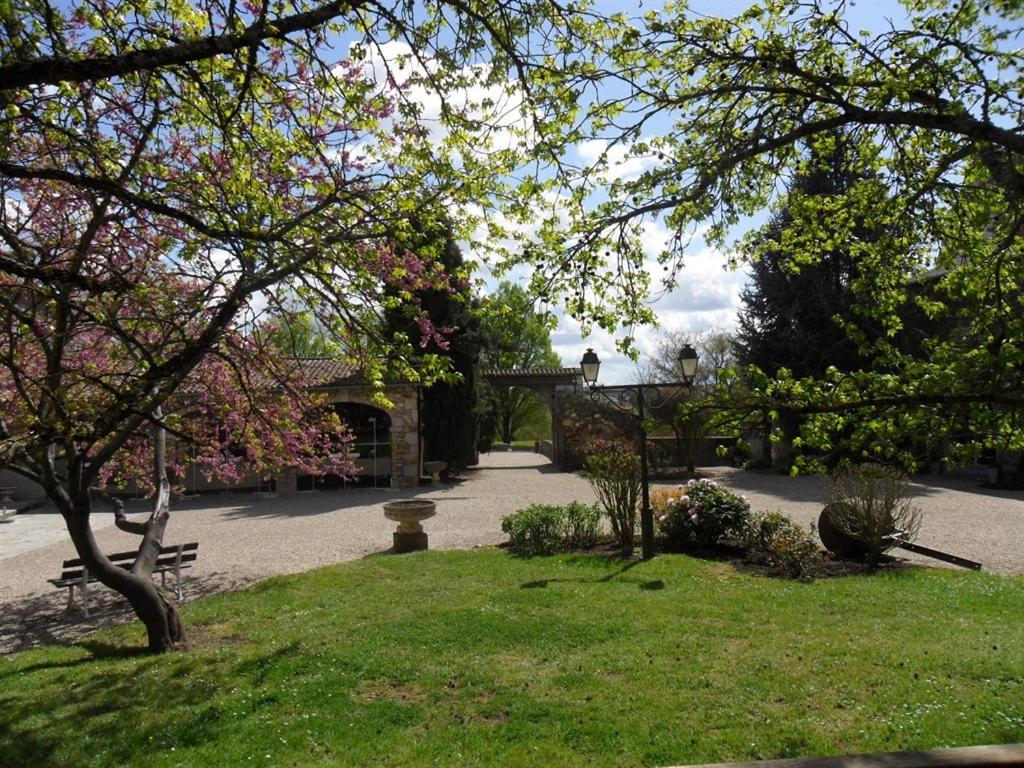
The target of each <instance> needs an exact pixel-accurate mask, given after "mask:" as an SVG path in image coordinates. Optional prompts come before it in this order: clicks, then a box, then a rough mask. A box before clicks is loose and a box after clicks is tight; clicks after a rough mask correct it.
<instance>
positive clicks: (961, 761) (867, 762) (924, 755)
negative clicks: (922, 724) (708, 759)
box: [674, 744, 1024, 768]
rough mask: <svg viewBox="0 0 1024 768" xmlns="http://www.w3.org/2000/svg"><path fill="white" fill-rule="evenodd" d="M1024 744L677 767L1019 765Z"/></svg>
mask: <svg viewBox="0 0 1024 768" xmlns="http://www.w3.org/2000/svg"><path fill="white" fill-rule="evenodd" d="M1018 766H1024V744H1003V745H992V746H984V747H959V748H954V749H925V750H920V751H916V752H876V753H874V754H870V755H844V756H842V757H798V758H791V759H785V760H755V761H750V762H742V763H705V764H702V765H691V766H674V768H1018Z"/></svg>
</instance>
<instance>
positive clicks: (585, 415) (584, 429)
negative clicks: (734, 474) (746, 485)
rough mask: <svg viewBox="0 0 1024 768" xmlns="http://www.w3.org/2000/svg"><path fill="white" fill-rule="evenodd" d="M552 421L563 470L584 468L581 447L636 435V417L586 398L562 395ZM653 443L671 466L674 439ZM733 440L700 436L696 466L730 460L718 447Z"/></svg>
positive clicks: (726, 462) (634, 438) (633, 439)
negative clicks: (556, 428) (559, 438)
mask: <svg viewBox="0 0 1024 768" xmlns="http://www.w3.org/2000/svg"><path fill="white" fill-rule="evenodd" d="M553 419H558V421H559V423H560V424H561V434H562V441H563V443H562V446H561V450H560V452H559V460H558V464H559V466H560V467H561V468H562V469H564V470H577V469H580V468H581V467H582V466H583V462H584V459H585V456H584V447H585V446H586V444H587V443H588V442H590V441H591V440H594V439H595V438H596V439H626V440H630V441H635V440H636V439H637V437H638V434H637V421H636V416H634V415H633V414H630V413H623V412H622V411H619V410H617V409H615V408H614V407H613V406H611V405H609V404H607V403H604V402H602V401H598V402H594V401H592V400H590V398H588V397H579V396H568V395H563V396H561V397H560V398H559V399H558V401H557V403H556V407H555V411H554V415H553ZM651 443H653V444H654V446H655V447H656V449H660V450H661V452H662V454H663V455H664V456H666V457H667V458H666V461H668V462H670V463H673V462H674V459H675V457H676V454H677V451H676V440H675V438H674V437H649V438H648V444H651ZM735 444H736V439H735V438H731V437H713V436H708V437H703V438H701V439H700V441H699V443H698V447H697V465H698V466H703V467H708V466H716V465H720V464H728V463H729V458H724V459H723V458H721V457H719V456H718V453H717V449H718V447H719V446H725V447H727V448H731V447H732V446H733V445H735Z"/></svg>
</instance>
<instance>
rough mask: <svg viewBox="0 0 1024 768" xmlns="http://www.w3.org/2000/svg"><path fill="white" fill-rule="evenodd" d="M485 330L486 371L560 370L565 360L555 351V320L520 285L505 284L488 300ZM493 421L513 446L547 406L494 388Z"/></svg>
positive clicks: (526, 393) (515, 390)
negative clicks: (541, 309) (552, 346)
mask: <svg viewBox="0 0 1024 768" xmlns="http://www.w3.org/2000/svg"><path fill="white" fill-rule="evenodd" d="M481 318H482V325H481V330H482V332H483V334H484V338H485V340H486V341H485V346H484V348H483V349H482V351H481V355H480V364H481V366H483V367H484V368H496V369H509V368H558V367H561V365H562V361H561V359H560V358H559V357H558V355H556V354H555V352H554V350H553V349H552V348H551V329H552V323H551V319H550V318H547V317H545V316H544V315H541V314H538V313H537V312H536V311H535V310H534V301H533V299H532V298H531V297H530V295H529V294H528V293H527V291H526V290H525V289H524V288H522V287H521V286H519V285H516V284H514V283H510V282H502V283H501V284H500V285H499V286H498V288H497V289H496V290H495V292H494V293H493V294H491V295H490V296H488V297H487V298H486V300H485V301H484V305H483V312H482V314H481ZM490 400H491V403H490V409H491V414H490V422H491V423H492V424H493V425H494V430H495V434H496V436H497V437H498V438H499V439H500V440H501V441H502V442H506V443H511V442H512V441H513V440H515V439H516V436H517V435H519V434H520V431H521V430H522V429H524V428H525V427H527V426H528V425H531V424H534V425H536V424H538V423H539V422H542V421H543V420H544V417H545V416H546V414H547V406H546V405H545V404H544V402H543V401H542V400H541V399H540V397H538V396H537V395H536V394H535V393H533V392H531V391H530V390H528V389H523V388H522V387H506V388H504V389H492V391H491V393H490Z"/></svg>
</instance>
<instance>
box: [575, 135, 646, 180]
mask: <svg viewBox="0 0 1024 768" xmlns="http://www.w3.org/2000/svg"><path fill="white" fill-rule="evenodd" d="M576 153H577V154H578V155H579V156H580V160H581V161H582V162H583V164H584V167H586V168H598V169H599V170H598V173H597V176H596V177H595V180H597V181H599V182H601V183H605V184H607V183H609V182H612V181H628V180H630V179H635V178H636V177H637V176H639V175H640V174H642V173H643V172H644V171H646V170H649V169H651V168H653V167H655V166H656V165H657V164H658V162H659V159H658V157H657V155H656V153H653V152H651V153H647V154H637V153H636V148H635V146H634V145H627V144H609V142H607V141H606V140H604V139H590V140H588V141H584V142H581V143H579V144H577V145H576Z"/></svg>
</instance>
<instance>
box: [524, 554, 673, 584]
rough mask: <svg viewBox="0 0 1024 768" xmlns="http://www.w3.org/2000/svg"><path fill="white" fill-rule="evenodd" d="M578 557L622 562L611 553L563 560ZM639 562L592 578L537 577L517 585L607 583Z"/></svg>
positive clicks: (633, 562) (569, 560) (630, 562)
mask: <svg viewBox="0 0 1024 768" xmlns="http://www.w3.org/2000/svg"><path fill="white" fill-rule="evenodd" d="M578 559H587V560H590V561H591V562H593V561H594V560H597V561H601V562H604V563H609V562H616V561H618V562H622V561H623V558H622V557H621V556H611V555H577V556H575V557H571V558H568V559H567V560H565V561H564V562H568V563H570V564H571V563H573V562H575V561H576V560H578ZM640 562H641V561H640V560H628V561H626V562H625V564H624V565H623V566H622V567H621V568H619V569H618V570H617V571H612V572H611V573H606V574H605V575H604V576H601V577H598V578H594V579H584V578H570V579H565V578H561V579H538V580H536V581H527V582H523V583H522V584H520V585H519V588H520V589H544V588H545V587H547V585H548V584H607V583H608V582H610V581H614V580H615V579H617V578H618V577H620V576H622V574H624V573H627V572H629V571H630V570H632V569H633V568H636V567H637V566H638V565H640ZM644 583H647V582H644ZM662 586H664V585H662Z"/></svg>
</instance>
